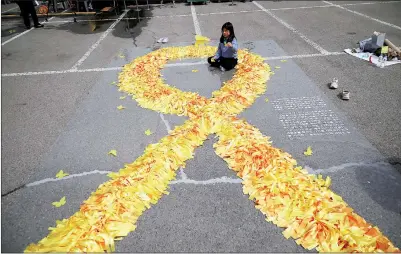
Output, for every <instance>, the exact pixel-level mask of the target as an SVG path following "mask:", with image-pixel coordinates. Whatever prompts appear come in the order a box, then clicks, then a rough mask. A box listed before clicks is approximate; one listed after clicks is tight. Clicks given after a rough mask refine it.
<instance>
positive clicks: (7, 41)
mask: <svg viewBox="0 0 401 254" xmlns="http://www.w3.org/2000/svg"><path fill="white" fill-rule="evenodd" d="M66 11H69V9H67V10H64V11H62V12H61V13H63V12H66ZM54 18H55V17H51V18H50V19H49V21H50V20H52V19H54ZM34 29H35V27H32V28H31V29H29V30H26V31H24V32H22V33H20V34H17V35H16V36H14V37H12V38H10V39H8V40H6V41H5V42H3V43H2V44H1V46H4V45H6V44H7V43H9V42H12V41H13V40H15V39H17V38H19V37H21V36H23V35H24V34H27V33H29V32H30V31H32V30H34Z"/></svg>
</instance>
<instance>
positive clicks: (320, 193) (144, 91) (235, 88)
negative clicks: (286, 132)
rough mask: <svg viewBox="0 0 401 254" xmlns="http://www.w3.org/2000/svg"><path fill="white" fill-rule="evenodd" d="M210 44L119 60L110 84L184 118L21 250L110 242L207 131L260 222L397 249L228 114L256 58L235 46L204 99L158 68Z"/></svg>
mask: <svg viewBox="0 0 401 254" xmlns="http://www.w3.org/2000/svg"><path fill="white" fill-rule="evenodd" d="M215 50H216V49H215V48H214V47H209V46H196V45H195V46H187V47H170V48H162V49H159V50H157V51H154V52H151V53H149V54H147V55H144V56H142V57H139V58H137V59H135V60H134V61H133V62H131V63H130V64H127V65H126V66H125V67H124V68H123V71H122V72H121V73H120V75H119V89H120V91H123V92H126V93H128V94H129V95H131V96H133V98H134V99H135V100H136V101H137V102H138V104H139V105H140V106H141V107H143V108H147V109H151V110H155V111H158V112H161V113H166V114H176V115H184V116H188V117H189V120H187V121H186V122H185V123H184V124H183V125H181V126H177V127H176V128H175V129H174V130H172V131H171V132H170V133H169V135H167V136H165V137H163V138H162V139H161V140H160V141H159V142H158V143H156V144H151V145H148V146H147V148H146V149H145V152H144V154H143V155H142V156H141V157H139V158H138V159H137V160H135V161H134V162H133V163H131V164H127V165H125V167H124V168H123V169H121V170H120V171H119V172H118V173H112V174H110V177H111V178H112V179H111V180H110V181H108V182H106V183H104V184H102V185H100V186H99V188H98V189H97V190H96V191H95V192H94V193H92V195H91V196H90V197H89V199H88V200H86V201H84V204H83V205H82V206H81V208H80V210H79V211H78V212H77V213H75V214H74V215H73V216H71V217H70V218H69V219H65V220H62V221H58V222H57V225H56V227H55V228H51V232H50V234H49V235H48V236H47V237H45V238H44V239H42V240H41V241H40V242H39V243H38V244H31V245H29V246H28V247H27V248H26V250H25V251H26V252H72V251H79V252H97V251H108V252H111V251H114V250H115V240H121V239H122V238H123V237H125V236H126V235H127V234H128V233H129V232H131V231H133V230H135V227H136V226H135V224H136V221H137V220H138V218H139V216H140V215H141V214H142V213H143V211H145V210H146V209H148V208H150V206H151V205H152V204H156V203H157V201H158V200H159V199H160V198H161V196H162V195H163V194H168V192H167V188H168V183H169V182H170V181H171V180H173V179H174V178H175V175H176V174H175V171H176V170H177V169H179V168H180V167H185V162H186V161H187V160H188V159H191V158H192V157H193V154H194V150H195V148H196V147H198V146H200V145H202V144H203V142H204V140H205V139H206V137H207V136H208V135H209V134H212V133H215V134H216V135H217V136H218V138H219V140H218V142H216V143H215V144H214V148H215V151H216V154H217V155H218V156H220V157H221V158H222V159H224V160H225V161H226V162H227V164H228V166H229V167H230V168H231V169H233V170H235V171H236V172H237V175H238V176H239V177H240V178H242V179H243V182H242V184H243V191H244V193H245V194H248V195H249V198H250V199H252V200H254V201H255V205H256V208H257V209H259V210H260V211H261V212H262V213H263V214H265V215H266V217H267V218H266V220H267V221H270V222H273V223H274V224H276V225H278V226H279V227H283V228H285V230H284V232H283V235H284V236H285V238H290V237H292V238H294V239H296V242H297V243H298V244H300V245H302V246H303V247H305V248H307V249H313V248H316V249H317V250H318V251H321V252H329V251H330V252H332V251H335V252H340V251H341V252H354V251H358V252H373V251H375V252H376V251H383V252H396V251H399V249H397V248H396V247H395V246H394V245H393V244H392V243H391V242H390V241H389V240H388V239H387V238H386V237H385V236H383V234H382V233H381V232H380V230H379V229H378V228H377V227H372V226H371V225H370V224H369V223H367V222H366V221H365V220H364V219H363V218H361V217H360V216H358V215H357V214H355V213H354V212H353V211H352V209H351V208H349V207H348V206H347V204H346V203H345V202H344V201H343V200H342V199H341V197H339V196H338V195H336V194H335V193H333V192H332V191H331V190H330V189H329V185H330V179H323V178H322V177H316V176H315V175H308V174H307V172H306V171H305V170H304V169H302V168H301V167H299V166H297V163H296V161H295V160H294V159H293V158H292V157H291V155H290V154H288V153H286V152H284V151H282V150H280V149H278V148H274V147H272V146H271V145H270V141H269V139H268V137H266V136H264V135H263V134H262V133H261V132H260V131H259V130H258V129H256V128H254V127H253V126H251V125H250V124H248V123H247V122H245V121H244V120H239V119H238V118H237V117H236V115H238V114H239V113H241V112H242V111H243V110H244V109H245V108H247V107H249V106H251V105H252V104H253V103H254V101H255V100H256V98H257V97H258V96H259V95H261V94H263V93H264V92H265V90H266V82H267V80H268V79H269V74H270V68H269V66H268V65H267V64H266V63H264V61H263V59H262V58H261V57H260V56H258V55H255V54H252V53H250V52H247V51H243V50H239V51H238V57H239V61H238V65H237V66H236V73H235V75H234V77H233V78H232V79H231V80H230V81H228V82H226V83H225V84H224V86H223V87H222V88H221V89H220V90H218V91H215V92H214V93H213V96H212V98H210V99H207V98H204V97H202V96H200V95H198V94H196V93H192V92H183V91H180V90H179V89H177V88H173V87H170V86H168V85H167V84H165V83H164V81H163V80H162V78H161V74H160V70H161V69H162V68H163V66H164V65H165V64H166V63H167V61H168V60H177V59H181V58H204V57H207V56H210V55H213V54H214V52H215Z"/></svg>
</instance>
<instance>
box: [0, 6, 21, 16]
mask: <svg viewBox="0 0 401 254" xmlns="http://www.w3.org/2000/svg"><path fill="white" fill-rule="evenodd" d="M17 8H18V6H16V7H14V8H11V9H9V10H6V11H3V12H1V14H3V13H7V12H10V11H12V10H15V9H17Z"/></svg>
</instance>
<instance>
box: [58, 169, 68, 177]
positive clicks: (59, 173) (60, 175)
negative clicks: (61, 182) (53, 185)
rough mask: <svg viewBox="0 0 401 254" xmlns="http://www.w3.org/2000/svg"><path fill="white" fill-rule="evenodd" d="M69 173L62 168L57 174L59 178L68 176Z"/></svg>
mask: <svg viewBox="0 0 401 254" xmlns="http://www.w3.org/2000/svg"><path fill="white" fill-rule="evenodd" d="M68 175H69V174H67V173H64V171H63V170H60V171H59V172H58V173H57V174H56V177H57V178H63V177H65V176H68Z"/></svg>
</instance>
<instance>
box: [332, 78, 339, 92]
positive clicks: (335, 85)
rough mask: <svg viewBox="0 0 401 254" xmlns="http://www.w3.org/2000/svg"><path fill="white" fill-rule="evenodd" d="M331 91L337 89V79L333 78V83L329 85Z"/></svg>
mask: <svg viewBox="0 0 401 254" xmlns="http://www.w3.org/2000/svg"><path fill="white" fill-rule="evenodd" d="M330 88H331V89H337V88H338V79H337V78H334V79H333V81H332V82H331V84H330Z"/></svg>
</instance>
